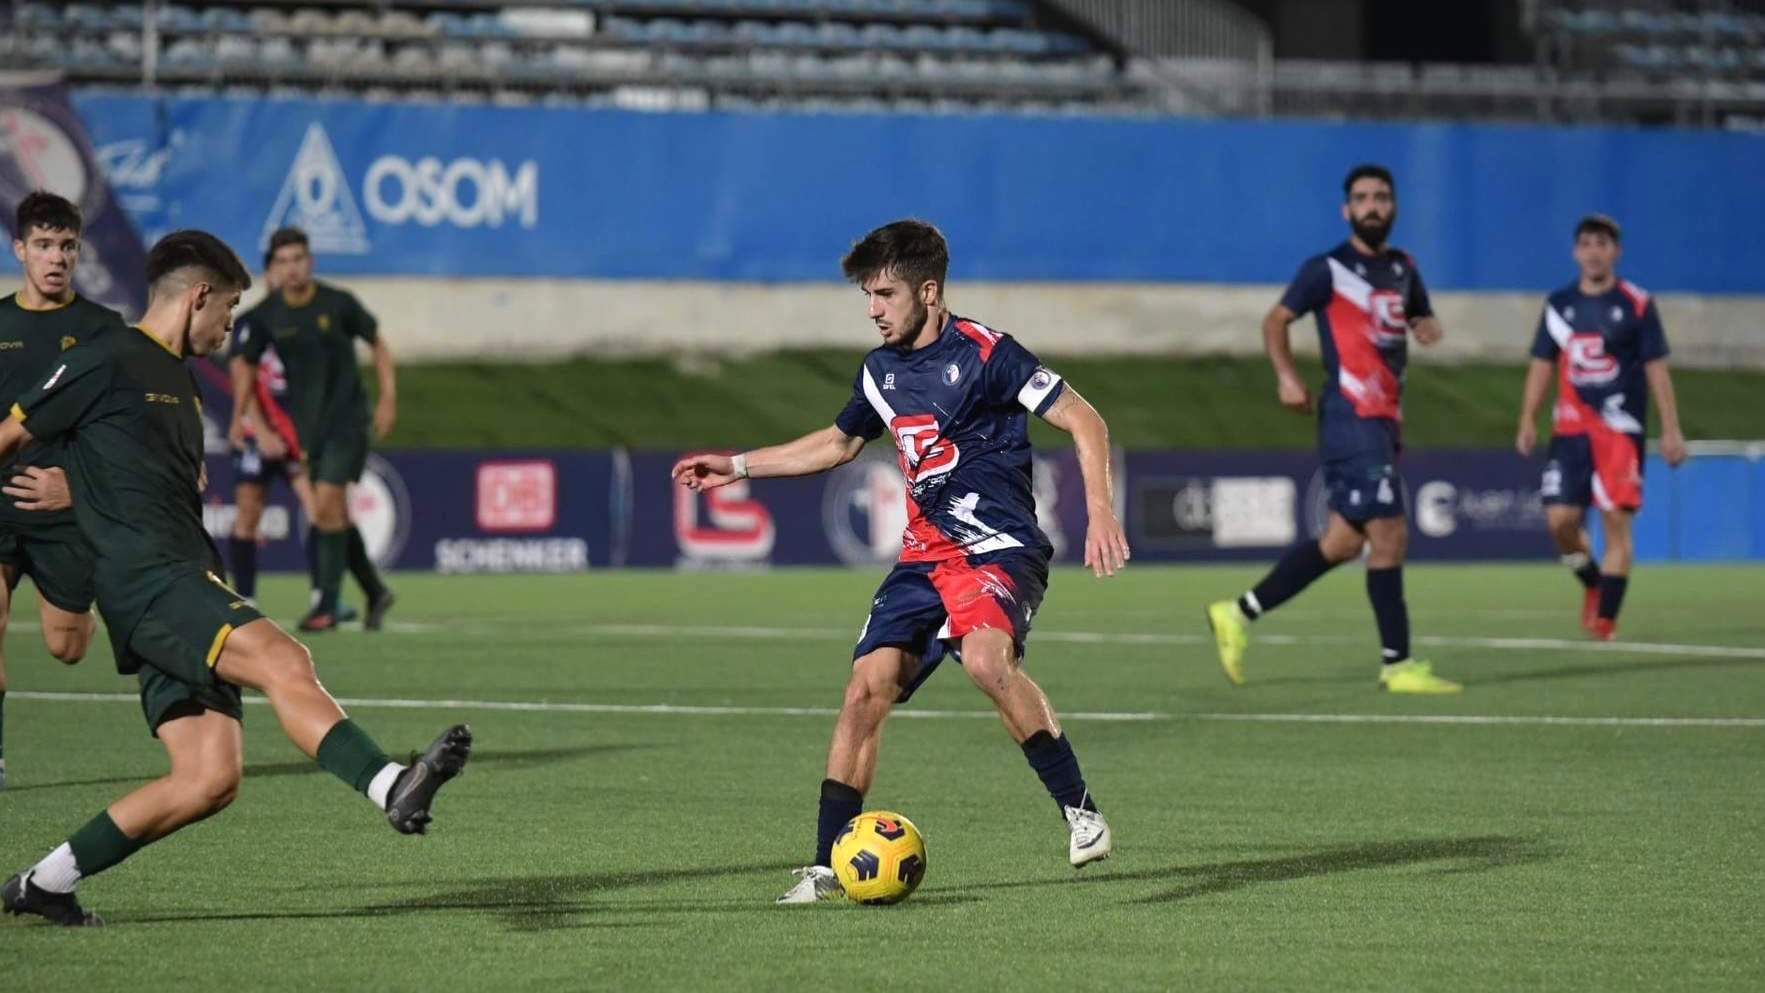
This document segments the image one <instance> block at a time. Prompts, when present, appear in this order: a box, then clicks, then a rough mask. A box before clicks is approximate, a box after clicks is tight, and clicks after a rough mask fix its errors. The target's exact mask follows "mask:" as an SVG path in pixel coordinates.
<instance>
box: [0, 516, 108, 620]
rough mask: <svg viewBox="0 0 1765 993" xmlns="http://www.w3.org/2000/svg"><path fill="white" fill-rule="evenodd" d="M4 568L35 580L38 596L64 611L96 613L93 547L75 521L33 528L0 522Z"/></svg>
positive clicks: (1, 562)
mask: <svg viewBox="0 0 1765 993" xmlns="http://www.w3.org/2000/svg"><path fill="white" fill-rule="evenodd" d="M0 565H6V566H10V567H12V568H13V569H14V570H16V571H17V573H18V575H21V576H29V577H31V581H32V582H33V583H36V584H37V593H38V595H40V596H41V597H42V598H43V599H44V600H47V601H49V603H51V604H53V605H54V606H55V607H58V608H60V609H61V610H65V611H67V612H68V613H70V614H83V613H85V612H86V611H88V610H91V609H92V567H93V556H92V546H91V545H90V544H88V543H87V542H86V536H85V535H83V534H81V533H80V527H79V525H77V524H75V523H74V522H72V521H59V522H56V523H53V524H46V525H36V526H30V527H27V526H25V525H22V524H19V523H17V522H14V521H11V520H7V521H4V522H0ZM15 579H16V577H15Z"/></svg>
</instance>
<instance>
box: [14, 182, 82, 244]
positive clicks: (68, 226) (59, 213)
mask: <svg viewBox="0 0 1765 993" xmlns="http://www.w3.org/2000/svg"><path fill="white" fill-rule="evenodd" d="M15 219H16V220H17V222H18V226H17V227H15V228H13V229H12V230H13V234H14V235H16V236H17V237H18V238H19V239H21V240H22V239H23V238H24V236H25V235H26V234H28V233H29V232H30V230H31V229H32V228H42V229H43V230H45V231H72V232H73V233H74V234H79V233H80V225H81V223H82V221H81V218H80V208H78V207H76V206H74V204H73V201H71V200H69V199H67V198H66V197H59V196H56V195H55V194H53V193H46V192H44V191H43V190H37V191H36V192H34V193H31V194H30V195H29V196H27V197H25V198H24V199H23V200H20V201H19V202H18V214H17V216H16V218H15Z"/></svg>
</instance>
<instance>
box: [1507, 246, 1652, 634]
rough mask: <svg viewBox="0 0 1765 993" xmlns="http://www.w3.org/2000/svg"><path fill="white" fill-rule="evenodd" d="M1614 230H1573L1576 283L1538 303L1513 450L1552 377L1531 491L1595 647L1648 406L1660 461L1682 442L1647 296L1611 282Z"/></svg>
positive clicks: (1521, 446)
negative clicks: (1599, 537) (1553, 398)
mask: <svg viewBox="0 0 1765 993" xmlns="http://www.w3.org/2000/svg"><path fill="white" fill-rule="evenodd" d="M1619 254H1620V248H1619V234H1618V222H1617V221H1614V220H1612V219H1611V218H1610V217H1605V216H1603V215H1597V214H1596V215H1593V216H1590V217H1586V218H1583V219H1582V221H1581V223H1580V224H1577V225H1576V226H1575V264H1576V265H1577V266H1578V267H1579V268H1580V270H1581V278H1580V279H1578V280H1577V281H1576V282H1574V283H1571V284H1569V285H1568V286H1565V287H1563V288H1562V289H1560V290H1558V291H1556V292H1555V293H1552V294H1551V295H1550V297H1549V298H1548V299H1547V300H1546V301H1545V304H1544V314H1543V315H1542V316H1541V317H1540V318H1539V321H1538V331H1537V333H1536V334H1535V335H1534V336H1533V340H1532V363H1531V367H1530V368H1529V369H1528V370H1527V372H1526V386H1525V389H1524V392H1523V394H1522V396H1521V399H1520V428H1519V433H1518V435H1517V436H1516V437H1515V439H1514V447H1515V448H1516V449H1518V450H1519V452H1520V454H1521V455H1527V456H1530V455H1531V454H1532V452H1533V449H1534V447H1535V446H1536V445H1537V442H1538V427H1537V417H1538V405H1539V403H1540V402H1541V401H1543V399H1544V394H1545V390H1546V389H1548V388H1549V386H1550V381H1551V379H1552V378H1553V374H1554V376H1555V378H1556V380H1557V403H1556V407H1555V409H1554V411H1553V412H1552V415H1551V442H1550V450H1549V452H1548V454H1547V459H1548V461H1547V462H1546V463H1545V468H1544V481H1543V486H1542V487H1541V492H1542V493H1543V495H1544V503H1545V514H1546V520H1547V522H1548V525H1549V528H1550V533H1551V539H1552V540H1553V541H1554V542H1555V543H1556V546H1557V552H1558V553H1559V554H1560V555H1561V556H1562V559H1563V564H1565V565H1567V566H1568V567H1569V568H1570V569H1573V570H1574V571H1575V576H1576V578H1577V579H1579V580H1580V581H1581V585H1582V588H1583V590H1584V593H1583V596H1582V610H1581V624H1582V626H1583V627H1585V628H1586V629H1587V631H1588V633H1589V634H1591V635H1593V636H1594V637H1595V638H1598V639H1600V640H1602V641H1606V640H1610V639H1611V637H1612V636H1613V634H1614V632H1615V631H1616V625H1617V621H1618V608H1619V607H1620V606H1621V605H1622V604H1623V602H1624V591H1625V588H1626V586H1628V584H1629V582H1630V578H1629V577H1630V560H1631V556H1632V547H1631V540H1630V525H1631V520H1632V519H1633V518H1634V517H1635V516H1636V512H1637V511H1638V510H1641V509H1642V466H1643V436H1644V433H1645V432H1646V430H1647V427H1648V398H1647V396H1646V395H1645V393H1644V385H1645V383H1646V385H1647V387H1648V388H1649V389H1650V390H1652V391H1653V392H1654V394H1655V405H1656V408H1657V409H1658V410H1659V411H1660V413H1661V456H1662V458H1665V459H1666V460H1667V464H1668V465H1672V466H1677V465H1678V464H1679V463H1681V462H1683V461H1685V436H1684V435H1682V434H1681V433H1680V430H1679V408H1678V405H1677V404H1676V403H1675V402H1674V396H1673V379H1672V376H1671V375H1670V374H1669V373H1668V371H1667V334H1666V332H1665V331H1664V330H1662V328H1661V314H1660V311H1658V310H1656V309H1655V301H1654V299H1653V298H1652V297H1650V296H1649V294H1648V291H1646V290H1644V289H1642V288H1641V287H1639V286H1637V285H1636V284H1635V283H1631V282H1629V281H1628V280H1624V279H1619V278H1618V275H1617V270H1616V266H1617V263H1618V256H1619ZM1589 504H1592V505H1594V506H1596V507H1598V508H1599V511H1600V524H1601V526H1602V528H1603V529H1604V531H1605V539H1606V547H1605V551H1604V554H1603V555H1602V556H1601V558H1600V561H1599V563H1598V564H1597V565H1596V564H1595V563H1594V562H1593V559H1592V555H1591V553H1590V550H1589V546H1588V541H1587V532H1586V531H1584V530H1582V522H1583V521H1584V520H1585V519H1586V517H1587V507H1588V505H1589Z"/></svg>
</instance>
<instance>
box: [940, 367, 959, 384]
mask: <svg viewBox="0 0 1765 993" xmlns="http://www.w3.org/2000/svg"><path fill="white" fill-rule="evenodd" d="M961 378H962V367H961V366H959V365H957V364H956V363H954V362H952V363H950V364H949V365H947V366H945V367H944V385H945V386H955V385H956V381H957V380H958V379H961Z"/></svg>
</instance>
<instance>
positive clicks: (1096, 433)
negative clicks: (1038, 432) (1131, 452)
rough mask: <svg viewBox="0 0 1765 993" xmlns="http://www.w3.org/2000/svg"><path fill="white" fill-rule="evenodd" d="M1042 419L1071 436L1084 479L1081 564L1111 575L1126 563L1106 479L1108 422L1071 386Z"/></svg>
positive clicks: (1124, 545) (1123, 539)
mask: <svg viewBox="0 0 1765 993" xmlns="http://www.w3.org/2000/svg"><path fill="white" fill-rule="evenodd" d="M1042 420H1044V421H1046V422H1048V423H1049V424H1052V425H1054V426H1055V427H1057V428H1059V429H1060V430H1062V431H1065V432H1066V433H1067V434H1070V435H1072V440H1073V447H1074V448H1077V449H1078V452H1079V475H1080V476H1081V477H1083V478H1084V481H1085V516H1086V518H1087V519H1088V523H1087V524H1086V526H1085V565H1087V566H1089V567H1090V569H1091V572H1092V573H1094V574H1096V575H1097V576H1099V577H1102V576H1113V575H1115V573H1116V571H1117V570H1119V569H1121V568H1122V567H1123V566H1125V565H1127V563H1128V557H1129V556H1128V536H1127V534H1126V533H1124V532H1123V531H1122V526H1121V522H1120V521H1118V520H1116V517H1115V487H1114V484H1113V483H1112V482H1111V480H1110V478H1109V425H1107V424H1105V423H1104V422H1103V415H1102V414H1099V413H1097V408H1095V407H1093V406H1091V404H1090V403H1089V402H1088V401H1087V400H1086V399H1085V398H1084V397H1082V396H1079V391H1078V390H1075V389H1073V388H1072V384H1071V383H1067V384H1066V386H1065V387H1064V388H1063V389H1062V390H1061V391H1060V396H1058V397H1056V398H1055V399H1054V406H1052V407H1049V408H1048V412H1047V413H1045V414H1043V415H1042Z"/></svg>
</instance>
